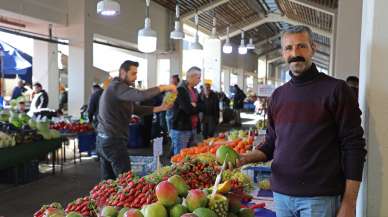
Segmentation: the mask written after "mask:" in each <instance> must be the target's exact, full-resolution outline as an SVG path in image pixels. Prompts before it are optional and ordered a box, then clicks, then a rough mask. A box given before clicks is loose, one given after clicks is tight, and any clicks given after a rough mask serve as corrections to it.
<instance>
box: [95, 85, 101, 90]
mask: <svg viewBox="0 0 388 217" xmlns="http://www.w3.org/2000/svg"><path fill="white" fill-rule="evenodd" d="M100 88H101V86H100V85H98V84H95V85H93V89H100Z"/></svg>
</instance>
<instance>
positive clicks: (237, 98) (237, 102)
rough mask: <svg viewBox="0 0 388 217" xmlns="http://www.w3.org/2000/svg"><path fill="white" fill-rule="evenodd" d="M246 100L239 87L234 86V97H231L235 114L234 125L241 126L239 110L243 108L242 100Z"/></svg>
mask: <svg viewBox="0 0 388 217" xmlns="http://www.w3.org/2000/svg"><path fill="white" fill-rule="evenodd" d="M245 98H247V95H245V93H244V91H243V90H241V89H240V87H239V86H238V85H237V84H235V85H234V96H233V109H234V112H235V124H236V125H237V126H240V125H241V116H240V113H241V109H243V108H244V100H245Z"/></svg>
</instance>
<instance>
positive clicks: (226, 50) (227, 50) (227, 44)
mask: <svg viewBox="0 0 388 217" xmlns="http://www.w3.org/2000/svg"><path fill="white" fill-rule="evenodd" d="M222 52H224V53H226V54H230V53H232V52H233V47H232V44H231V43H230V39H229V26H228V27H226V40H225V44H224V46H222Z"/></svg>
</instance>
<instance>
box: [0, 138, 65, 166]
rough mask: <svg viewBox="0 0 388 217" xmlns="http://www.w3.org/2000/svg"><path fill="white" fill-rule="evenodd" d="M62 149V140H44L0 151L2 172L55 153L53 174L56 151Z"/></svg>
mask: <svg viewBox="0 0 388 217" xmlns="http://www.w3.org/2000/svg"><path fill="white" fill-rule="evenodd" d="M59 148H61V140H60V139H52V140H42V141H39V142H34V143H30V144H19V145H16V146H14V147H9V148H2V149H0V170H2V169H7V168H10V167H14V166H17V165H18V164H23V163H26V162H29V161H31V160H34V159H38V158H40V157H42V156H45V155H47V154H48V153H53V157H52V163H53V173H55V160H56V159H55V158H56V152H55V151H56V150H57V149H59Z"/></svg>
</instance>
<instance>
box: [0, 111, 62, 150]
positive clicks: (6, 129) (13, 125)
mask: <svg viewBox="0 0 388 217" xmlns="http://www.w3.org/2000/svg"><path fill="white" fill-rule="evenodd" d="M0 132H2V134H0V135H1V136H0V148H6V147H11V146H15V145H18V144H28V143H33V142H37V141H41V140H43V139H56V138H59V137H60V133H59V131H57V130H53V129H49V122H48V121H47V120H39V121H36V120H34V119H31V118H30V117H29V116H28V115H26V114H25V113H17V112H15V111H6V110H2V111H0Z"/></svg>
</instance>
